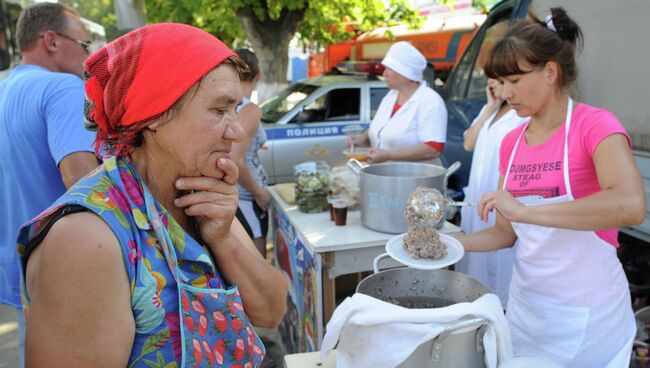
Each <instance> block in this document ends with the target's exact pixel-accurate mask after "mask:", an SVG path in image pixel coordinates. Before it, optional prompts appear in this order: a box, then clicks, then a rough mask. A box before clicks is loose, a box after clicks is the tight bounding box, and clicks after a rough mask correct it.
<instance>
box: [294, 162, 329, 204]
mask: <svg viewBox="0 0 650 368" xmlns="http://www.w3.org/2000/svg"><path fill="white" fill-rule="evenodd" d="M329 171H330V170H329V166H328V165H327V164H326V163H324V162H316V161H310V162H304V163H302V164H299V165H296V166H295V167H294V183H295V184H296V189H295V191H296V204H297V205H298V209H299V210H300V211H301V212H305V213H317V212H323V211H327V194H328V192H329Z"/></svg>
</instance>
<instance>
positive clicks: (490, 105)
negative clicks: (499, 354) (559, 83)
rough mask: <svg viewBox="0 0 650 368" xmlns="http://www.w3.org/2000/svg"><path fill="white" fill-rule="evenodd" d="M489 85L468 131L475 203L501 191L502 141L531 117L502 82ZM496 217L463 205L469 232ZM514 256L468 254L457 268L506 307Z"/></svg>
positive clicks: (469, 195)
mask: <svg viewBox="0 0 650 368" xmlns="http://www.w3.org/2000/svg"><path fill="white" fill-rule="evenodd" d="M487 84H488V85H487V87H485V93H486V95H487V103H486V104H485V106H483V108H482V109H481V112H480V113H479V115H478V116H477V117H476V119H474V121H473V122H472V125H471V126H470V127H469V128H468V129H467V130H466V131H465V134H464V138H465V140H464V144H463V146H464V147H465V150H467V151H469V152H472V151H474V153H473V155H472V167H471V169H470V172H469V183H468V185H467V187H465V188H464V192H465V200H466V201H468V202H471V203H477V202H478V201H479V200H480V199H481V195H482V194H483V193H485V192H488V191H492V190H497V188H498V186H499V149H500V148H501V141H502V140H503V137H505V135H506V134H507V133H509V132H510V131H511V130H512V129H514V128H516V127H518V126H519V125H521V124H523V123H524V122H525V121H526V120H527V119H526V118H525V117H520V116H519V115H517V112H516V111H515V110H513V109H512V108H511V107H510V105H508V103H506V102H505V101H504V100H503V99H502V98H501V91H502V89H503V86H502V84H501V83H500V82H499V81H497V80H496V79H488V83H487ZM494 220H495V214H494V213H491V214H490V215H489V218H488V222H487V223H485V222H483V221H481V218H480V217H479V216H478V214H477V213H476V209H475V208H473V207H462V209H461V218H460V227H461V229H462V230H463V232H464V233H465V234H469V233H473V232H476V231H479V230H483V229H485V228H487V227H490V226H492V225H494ZM514 257H515V251H514V248H506V249H500V250H496V251H493V252H482V253H465V256H464V257H463V259H461V260H460V262H458V263H457V264H456V266H455V269H456V271H458V272H462V273H465V274H467V275H469V276H472V277H473V278H475V279H477V280H479V281H481V282H482V283H483V284H485V286H487V287H488V288H490V289H491V290H492V291H493V292H494V293H495V294H497V295H498V296H499V299H500V300H501V304H502V305H503V307H504V308H505V307H506V305H507V303H508V289H509V287H510V278H511V277H512V264H513V261H514Z"/></svg>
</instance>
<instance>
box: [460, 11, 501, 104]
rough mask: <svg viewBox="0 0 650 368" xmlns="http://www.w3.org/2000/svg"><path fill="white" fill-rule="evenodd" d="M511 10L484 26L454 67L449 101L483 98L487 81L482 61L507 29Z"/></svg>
mask: <svg viewBox="0 0 650 368" xmlns="http://www.w3.org/2000/svg"><path fill="white" fill-rule="evenodd" d="M510 14H511V10H508V11H505V12H503V13H502V14H499V15H498V16H497V17H495V18H493V19H492V20H491V21H490V24H489V25H488V24H487V23H486V24H484V27H487V28H482V29H481V30H480V31H479V33H477V34H476V36H474V39H473V40H472V42H471V44H470V45H469V46H468V47H467V49H466V50H465V54H464V55H463V57H462V59H461V60H460V61H459V63H458V65H457V67H456V75H455V78H454V80H453V81H452V83H453V85H452V86H450V89H449V90H450V91H452V95H450V96H449V97H450V98H451V99H466V98H485V86H486V85H487V79H486V77H485V73H484V72H483V63H484V62H485V61H484V59H485V57H487V55H489V52H488V51H489V49H490V47H491V46H492V45H494V43H495V42H496V41H498V40H499V39H500V37H502V36H503V33H504V31H505V30H506V29H507V26H508V20H509V19H510Z"/></svg>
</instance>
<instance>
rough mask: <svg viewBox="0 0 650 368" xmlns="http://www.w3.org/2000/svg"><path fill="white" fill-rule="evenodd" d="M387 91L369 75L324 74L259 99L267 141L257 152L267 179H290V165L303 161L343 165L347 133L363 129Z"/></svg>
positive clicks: (275, 181)
mask: <svg viewBox="0 0 650 368" xmlns="http://www.w3.org/2000/svg"><path fill="white" fill-rule="evenodd" d="M387 92H388V87H386V83H385V82H384V81H382V80H379V79H378V78H377V77H376V76H375V75H373V74H367V75H325V76H321V77H316V78H311V79H305V80H302V81H299V82H296V83H294V84H292V85H290V86H289V87H287V88H286V89H284V90H283V91H281V92H280V93H278V94H277V95H276V96H274V97H272V98H271V99H269V100H267V101H265V102H264V103H262V104H261V105H260V108H261V110H262V124H263V126H264V129H265V130H266V135H267V137H268V139H267V142H266V144H265V145H264V147H262V149H261V150H260V152H259V155H260V160H261V162H262V165H263V166H264V169H265V170H266V173H267V176H268V180H269V183H270V184H274V183H282V182H289V181H293V167H294V165H297V164H299V163H301V162H305V161H312V160H319V161H324V162H326V163H327V164H329V165H330V167H334V166H339V165H345V162H346V160H347V159H346V157H345V156H344V155H343V153H342V152H343V151H344V150H345V149H346V148H347V147H346V145H345V140H346V135H345V131H348V130H349V128H353V129H354V128H357V129H358V130H366V129H367V128H368V126H369V125H370V121H372V118H373V117H374V116H375V113H376V112H377V108H378V107H379V103H380V102H381V100H382V98H384V96H385V95H386V93H387ZM346 127H348V128H346Z"/></svg>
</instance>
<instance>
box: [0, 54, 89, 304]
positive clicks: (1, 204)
mask: <svg viewBox="0 0 650 368" xmlns="http://www.w3.org/2000/svg"><path fill="white" fill-rule="evenodd" d="M83 103H84V87H83V81H82V80H81V79H79V77H77V76H75V75H72V74H68V73H54V72H51V71H49V70H47V69H45V68H42V67H40V66H36V65H22V66H18V67H17V68H15V69H14V70H13V71H12V72H11V73H10V74H9V75H8V77H7V78H6V79H5V80H3V81H2V82H0V302H1V303H4V304H10V305H13V306H15V307H20V306H21V300H20V287H19V286H20V284H19V280H20V268H19V265H18V258H17V256H16V235H17V232H18V229H19V228H20V225H22V224H23V223H24V222H26V221H28V220H30V219H31V218H33V217H35V216H36V215H37V214H39V213H40V212H41V211H43V210H44V209H45V208H47V207H48V206H49V205H50V204H52V202H54V201H55V200H56V199H57V198H58V197H59V196H61V195H62V194H63V193H64V192H65V190H66V189H65V185H64V184H63V181H62V179H61V174H60V172H59V169H58V165H59V163H60V162H61V160H62V159H63V158H65V157H66V156H67V155H69V154H71V153H75V152H84V151H92V142H93V140H94V138H95V133H92V132H89V131H87V130H85V129H84V124H83Z"/></svg>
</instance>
